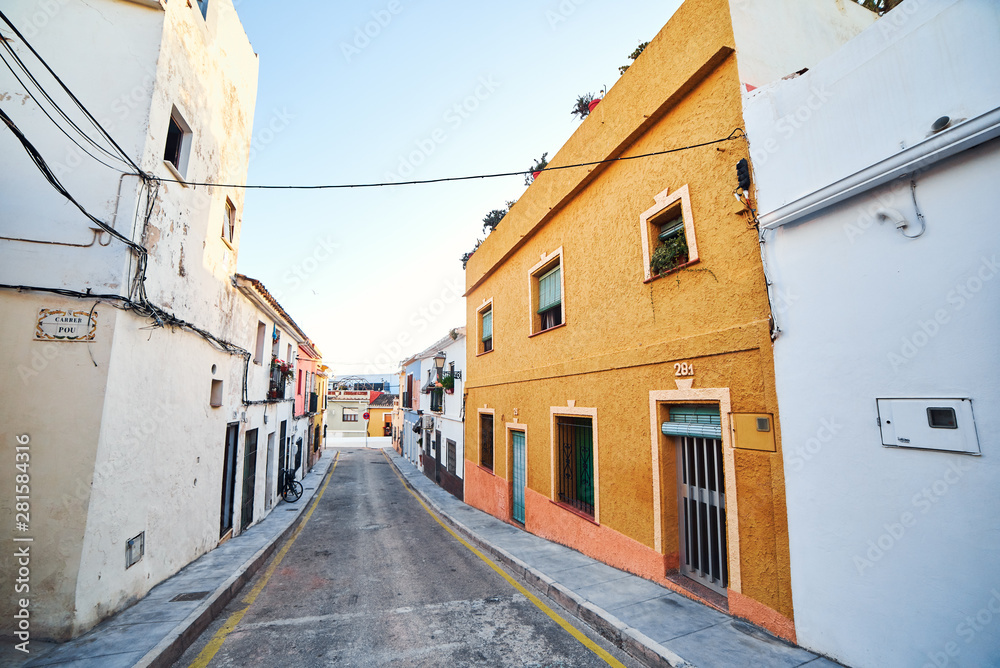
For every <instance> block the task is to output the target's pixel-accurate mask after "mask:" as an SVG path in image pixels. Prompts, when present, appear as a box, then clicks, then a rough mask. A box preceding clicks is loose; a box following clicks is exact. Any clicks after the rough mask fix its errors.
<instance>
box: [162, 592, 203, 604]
mask: <svg viewBox="0 0 1000 668" xmlns="http://www.w3.org/2000/svg"><path fill="white" fill-rule="evenodd" d="M211 593H212V592H210V591H189V592H187V593H186V594H177V596H174V597H173V598H172V599H170V602H171V603H173V602H175V601H177V602H180V601H200V600H202V599H203V598H205V597H206V596H208V595H209V594H211Z"/></svg>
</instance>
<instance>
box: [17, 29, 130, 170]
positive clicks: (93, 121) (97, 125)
mask: <svg viewBox="0 0 1000 668" xmlns="http://www.w3.org/2000/svg"><path fill="white" fill-rule="evenodd" d="M0 20H2V21H3V22H4V23H6V24H7V25H8V26H9V27H10V29H11V30H13V31H14V34H15V35H16V36H17V38H18V39H19V40H20V41H21V42H22V43H23V44H24V45H25V46H26V47H28V50H29V51H31V53H32V54H33V55H34V56H35V58H37V59H38V62H40V63H41V64H42V65H43V66H44V67H45V69H46V70H48V72H49V74H51V75H52V78H53V79H55V80H56V83H58V84H59V86H60V87H61V88H62V89H63V90H64V91H65V92H66V94H67V95H68V96H69V98H70V99H71V100H73V103H74V104H75V105H76V106H77V108H78V109H79V110H80V111H81V112H83V115H84V116H86V117H87V120H89V121H90V122H91V124H92V125H93V126H94V127H95V128H96V129H97V131H98V132H100V133H101V136H103V137H104V138H105V139H106V140H107V141H108V142H109V143H110V144H111V146H113V147H114V148H115V150H116V151H118V152H119V153H120V154H121V157H123V158H124V159H125V162H127V163H128V164H130V165H132V168H133V169H135V172H136V174H143V171H142V169H140V168H139V165H137V164H136V163H135V161H133V160H132V158H131V156H129V154H128V153H126V152H125V149H123V148H122V147H121V146H119V145H118V142H116V141H115V140H114V138H113V137H112V136H111V135H110V134H109V133H108V131H107V130H105V129H104V127H103V126H102V125H101V124H100V123H99V122H98V120H97V119H96V118H94V116H93V114H91V113H90V111H88V110H87V108H86V107H85V106H84V105H83V103H82V102H80V100H79V99H78V98H77V97H76V95H74V94H73V91H71V90H70V89H69V87H68V86H67V85H66V84H65V83H64V82H63V80H62V79H60V78H59V75H58V74H56V73H55V71H54V70H53V69H52V68H51V67H49V64H48V63H47V62H45V59H44V58H42V56H41V54H39V53H38V52H37V51H36V50H35V47H33V46H31V43H30V42H28V40H27V39H25V37H24V35H22V34H21V31H19V30H18V29H17V26H15V25H14V24H13V23H11V21H10V19H8V18H7V15H6V14H4V13H3V11H2V10H0ZM0 43H3V45H4V46H5V47H7V49H8V52H9V53H11V54H12V55H13V56H14V58H16V59H17V61H18V62H19V63H20V62H21V60H20V58H18V57H17V54H16V53H15V52H14V51H13V49H10V47H8V46H7V43H6V41H4V40H0ZM21 64H22V67H23V63H21ZM24 69H25V71H27V68H26V67H25V68H24ZM32 80H34V77H32ZM39 88H41V87H40V86H39ZM46 97H48V95H47V94H46ZM49 99H50V101H51V98H49ZM53 104H54V103H53ZM56 106H57V108H58V105H56ZM67 120H69V119H68V118H67ZM70 123H72V121H70ZM74 126H75V124H74ZM80 132H81V134H84V136H87V135H86V134H85V133H83V132H82V131H80ZM91 141H93V140H91ZM95 146H96V144H95ZM102 150H103V149H102Z"/></svg>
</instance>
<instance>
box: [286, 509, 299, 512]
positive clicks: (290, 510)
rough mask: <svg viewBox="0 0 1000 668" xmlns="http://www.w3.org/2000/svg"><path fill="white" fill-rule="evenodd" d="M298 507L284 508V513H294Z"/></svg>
mask: <svg viewBox="0 0 1000 668" xmlns="http://www.w3.org/2000/svg"><path fill="white" fill-rule="evenodd" d="M296 510H298V508H285V512H286V513H294V512H295V511H296Z"/></svg>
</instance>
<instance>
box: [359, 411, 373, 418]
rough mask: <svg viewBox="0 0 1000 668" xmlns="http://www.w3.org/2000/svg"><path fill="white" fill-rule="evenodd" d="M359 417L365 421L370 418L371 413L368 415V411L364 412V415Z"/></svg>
mask: <svg viewBox="0 0 1000 668" xmlns="http://www.w3.org/2000/svg"><path fill="white" fill-rule="evenodd" d="M361 417H363V418H364V419H366V420H367V419H368V418H370V417H371V413H369V412H368V411H365V412H364V415H362V416H361Z"/></svg>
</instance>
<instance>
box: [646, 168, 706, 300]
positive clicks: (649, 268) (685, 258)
mask: <svg viewBox="0 0 1000 668" xmlns="http://www.w3.org/2000/svg"><path fill="white" fill-rule="evenodd" d="M653 199H654V201H655V202H656V204H655V205H654V206H653V207H652V208H650V209H648V210H647V211H644V212H643V213H642V214H641V215H640V216H639V228H640V232H641V234H642V244H643V248H642V258H643V264H644V266H643V274H644V275H645V278H646V280H647V281H651V280H653V279H656V278H659V277H661V276H665V275H667V274H669V273H671V272H673V271H675V270H677V269H680V268H682V267H685V266H687V265H689V264H693V263H695V262H697V261H698V245H697V243H696V242H695V236H694V219H693V216H692V213H691V197H690V195H689V192H688V187H687V185H684V186H681V187H680V188H678V189H677V190H675V191H674V192H672V193H670V192H668V190H664V191H663V192H661V193H659V194H658V195H656V196H655V197H654V198H653Z"/></svg>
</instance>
